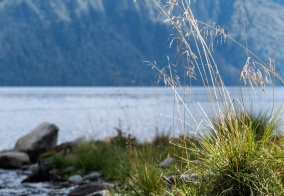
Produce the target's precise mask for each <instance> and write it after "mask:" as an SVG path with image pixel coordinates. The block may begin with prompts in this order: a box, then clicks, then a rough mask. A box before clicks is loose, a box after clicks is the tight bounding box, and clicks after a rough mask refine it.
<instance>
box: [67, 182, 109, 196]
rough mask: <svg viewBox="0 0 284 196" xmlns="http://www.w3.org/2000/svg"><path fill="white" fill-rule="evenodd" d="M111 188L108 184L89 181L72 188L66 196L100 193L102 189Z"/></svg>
mask: <svg viewBox="0 0 284 196" xmlns="http://www.w3.org/2000/svg"><path fill="white" fill-rule="evenodd" d="M109 188H112V185H109V184H99V183H90V184H84V185H81V186H78V187H76V188H75V189H73V190H72V191H71V192H70V193H69V194H68V196H81V195H94V193H96V194H97V195H102V194H100V193H102V191H104V190H108V189H109Z"/></svg>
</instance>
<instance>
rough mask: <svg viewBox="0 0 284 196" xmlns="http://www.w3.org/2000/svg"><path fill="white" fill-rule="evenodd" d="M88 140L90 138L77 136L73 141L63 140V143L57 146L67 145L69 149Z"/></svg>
mask: <svg viewBox="0 0 284 196" xmlns="http://www.w3.org/2000/svg"><path fill="white" fill-rule="evenodd" d="M89 142H90V140H89V139H88V138H86V137H79V138H77V139H76V140H74V141H71V142H64V143H62V144H60V145H59V146H58V147H60V146H68V147H69V148H70V149H73V148H76V147H78V146H80V145H83V144H87V143H89Z"/></svg>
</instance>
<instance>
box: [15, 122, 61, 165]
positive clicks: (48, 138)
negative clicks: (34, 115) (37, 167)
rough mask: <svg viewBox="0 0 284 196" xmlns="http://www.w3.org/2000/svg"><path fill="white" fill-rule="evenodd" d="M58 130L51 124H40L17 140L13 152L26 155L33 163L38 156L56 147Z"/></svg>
mask: <svg viewBox="0 0 284 196" xmlns="http://www.w3.org/2000/svg"><path fill="white" fill-rule="evenodd" d="M58 130H59V129H58V128H57V126H55V125H53V124H50V123H42V124H40V125H39V126H38V127H36V128H35V129H34V130H32V131H31V132H30V133H28V134H26V135H24V136H23V137H21V138H19V139H18V140H17V142H16V145H15V150H17V151H22V152H25V153H27V154H28V155H29V157H30V160H31V161H32V162H33V163H34V162H36V161H37V160H38V157H39V155H40V154H42V153H44V152H46V151H48V150H50V149H52V148H54V147H55V146H56V143H57V137H58Z"/></svg>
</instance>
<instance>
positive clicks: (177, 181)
mask: <svg viewBox="0 0 284 196" xmlns="http://www.w3.org/2000/svg"><path fill="white" fill-rule="evenodd" d="M197 180H198V174H197V173H192V174H182V175H174V176H170V177H165V182H166V184H167V185H168V186H169V187H171V186H178V185H183V184H189V183H196V182H197Z"/></svg>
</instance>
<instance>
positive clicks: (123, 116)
mask: <svg viewBox="0 0 284 196" xmlns="http://www.w3.org/2000/svg"><path fill="white" fill-rule="evenodd" d="M228 89H229V91H230V93H231V95H232V96H234V97H238V98H239V97H240V93H239V88H237V87H236V88H228ZM180 92H181V96H182V98H185V100H186V103H187V106H188V108H189V110H190V112H191V113H192V115H193V116H194V118H196V119H198V121H200V120H202V119H203V118H204V113H205V114H206V115H210V113H211V110H210V104H209V102H208V98H207V96H206V93H205V91H204V89H203V88H201V87H200V88H199V87H196V88H192V89H190V92H189V94H187V95H184V94H183V93H182V91H180ZM272 92H273V89H272V88H270V89H267V94H264V93H263V92H262V91H261V90H255V92H253V91H251V90H248V89H244V92H243V97H244V101H245V102H246V104H247V105H250V104H249V103H251V101H250V100H253V101H252V105H253V108H254V111H259V110H260V109H267V108H269V107H271V108H272V107H273V106H274V108H277V107H279V106H280V105H281V104H282V103H283V100H284V88H279V87H278V88H276V89H275V90H274V95H273V93H272ZM273 97H274V98H273ZM174 100H175V99H174V93H173V90H172V89H170V88H162V87H161V88H151V87H149V88H148V87H147V88H146V87H143V88H142V87H135V88H125V87H117V88H59V87H56V88H0V130H1V134H0V140H1V143H0V150H1V149H8V148H12V147H13V146H14V145H15V142H16V140H17V138H19V137H20V136H22V135H24V134H26V133H28V132H29V131H30V130H32V129H33V128H34V127H35V126H37V125H38V124H40V123H42V122H50V123H54V124H56V125H57V126H58V127H59V128H60V131H59V143H61V142H65V141H70V140H73V139H76V138H77V137H80V136H89V137H92V138H95V139H100V138H104V137H108V136H111V135H114V134H115V133H116V131H115V129H114V128H115V127H121V128H122V129H123V130H124V131H125V132H126V133H127V134H128V133H130V134H133V135H135V136H136V137H137V138H139V139H141V140H145V139H146V140H147V139H151V138H152V137H153V136H154V135H155V134H156V130H158V131H161V132H162V131H163V132H167V133H169V134H179V133H180V132H181V126H179V125H180V121H179V120H173V118H172V117H173V116H174V117H175V118H179V117H180V116H183V113H184V110H183V109H181V110H180V111H181V112H180V113H179V112H178V111H179V110H178V107H179V106H181V105H177V104H175V101H174ZM236 100H237V99H236ZM239 100H240V98H239ZM272 100H274V102H273V101H272ZM179 103H180V102H179ZM199 105H201V107H202V109H201V108H200V107H199ZM185 114H186V115H185V120H186V122H188V123H189V125H191V124H194V123H193V120H192V119H191V118H190V115H189V114H188V112H185ZM181 118H182V119H184V117H181ZM189 125H188V126H187V127H186V130H190V128H188V127H189Z"/></svg>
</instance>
